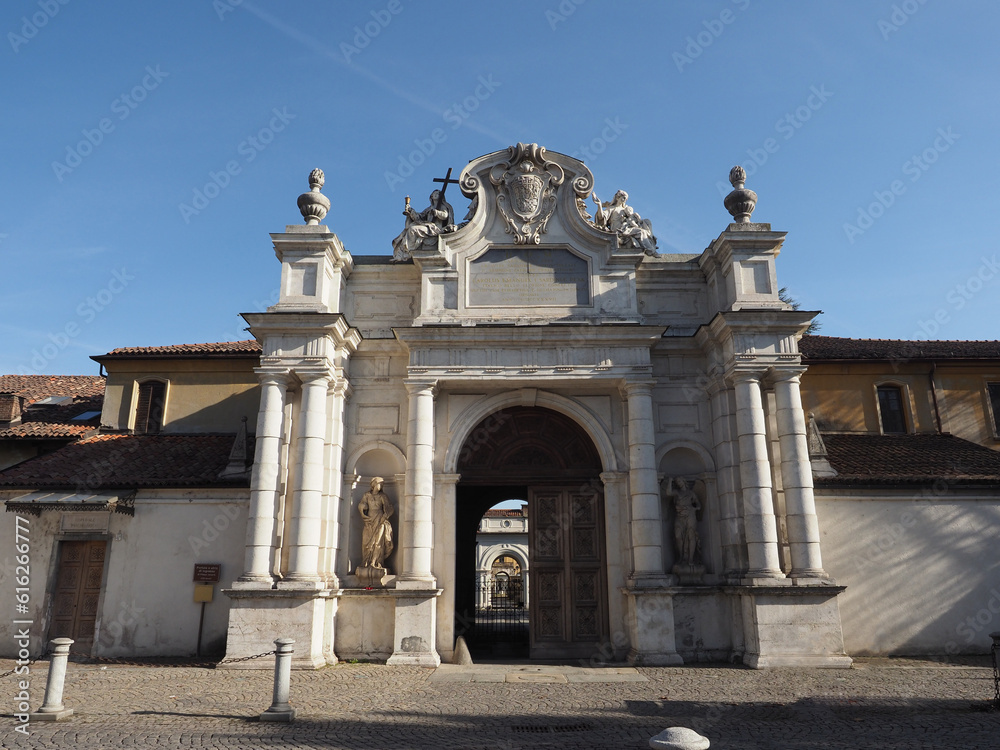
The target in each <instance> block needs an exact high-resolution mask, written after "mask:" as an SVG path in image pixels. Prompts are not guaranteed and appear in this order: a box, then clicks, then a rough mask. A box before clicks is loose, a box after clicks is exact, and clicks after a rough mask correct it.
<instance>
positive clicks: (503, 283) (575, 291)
mask: <svg viewBox="0 0 1000 750" xmlns="http://www.w3.org/2000/svg"><path fill="white" fill-rule="evenodd" d="M468 290H469V291H468V300H469V302H468V306H469V307H575V306H578V305H589V304H590V266H589V264H588V263H587V261H586V260H584V259H583V258H581V257H579V256H577V255H574V254H573V253H571V252H570V251H569V250H564V249H559V248H556V249H538V248H536V249H532V248H521V247H518V248H500V247H495V248H491V249H490V250H487V251H486V252H485V253H483V254H482V255H480V256H479V257H478V258H476V259H475V260H473V261H470V262H469V272H468Z"/></svg>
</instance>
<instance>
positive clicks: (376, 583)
mask: <svg viewBox="0 0 1000 750" xmlns="http://www.w3.org/2000/svg"><path fill="white" fill-rule="evenodd" d="M354 575H356V576H357V577H358V583H359V584H360V585H361V586H362V587H364V588H366V589H380V588H384V587H385V577H386V575H387V571H386V569H385V568H382V567H375V566H359V567H358V568H357V570H355V571H354Z"/></svg>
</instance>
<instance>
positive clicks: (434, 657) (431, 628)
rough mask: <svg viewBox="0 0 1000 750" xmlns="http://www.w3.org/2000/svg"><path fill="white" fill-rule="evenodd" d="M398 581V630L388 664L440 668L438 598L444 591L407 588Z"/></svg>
mask: <svg viewBox="0 0 1000 750" xmlns="http://www.w3.org/2000/svg"><path fill="white" fill-rule="evenodd" d="M401 583H403V582H401V581H397V582H396V587H397V588H396V630H395V633H394V634H393V652H392V656H390V657H389V659H388V660H387V661H386V664H405V665H409V666H416V667H438V666H440V665H441V656H440V655H439V654H438V652H437V646H436V643H435V638H436V634H437V598H438V597H439V596H441V593H442V589H419V588H405V587H402V586H401V585H400V584H401Z"/></svg>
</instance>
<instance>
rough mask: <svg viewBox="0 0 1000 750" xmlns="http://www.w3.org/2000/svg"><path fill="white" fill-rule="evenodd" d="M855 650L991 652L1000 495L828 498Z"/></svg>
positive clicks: (998, 620) (824, 527) (835, 572)
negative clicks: (999, 496)
mask: <svg viewBox="0 0 1000 750" xmlns="http://www.w3.org/2000/svg"><path fill="white" fill-rule="evenodd" d="M816 505H817V514H818V516H819V527H820V530H821V534H822V553H823V565H824V567H825V568H826V571H827V572H828V573H830V574H831V575H832V576H833V577H834V578H835V579H836V580H837V583H839V584H841V585H846V586H847V590H846V591H845V592H844V593H843V594H841V596H840V597H839V604H840V614H841V619H842V623H843V630H844V642H845V647H846V649H847V653H848V654H851V655H866V654H928V653H934V654H941V653H950V654H953V653H966V652H973V653H983V652H985V651H988V650H989V646H990V643H991V641H990V638H989V633H990V632H991V631H996V630H1000V544H998V533H997V529H1000V498H998V497H996V495H994V496H992V497H982V496H980V497H975V496H972V495H964V496H963V495H961V494H960V493H959V492H958V491H953V490H949V489H948V488H947V487H941V488H940V492H939V493H934V492H932V491H930V490H928V491H927V492H926V493H924V494H922V495H921V491H919V490H918V491H915V492H913V493H910V494H909V496H908V497H907V496H904V495H901V494H898V493H897V494H896V495H895V496H893V495H890V494H889V493H883V494H881V495H880V494H877V493H868V496H867V497H866V496H863V495H860V494H848V493H841V494H838V495H836V496H834V495H833V494H832V493H825V492H820V493H819V494H818V495H817V503H816Z"/></svg>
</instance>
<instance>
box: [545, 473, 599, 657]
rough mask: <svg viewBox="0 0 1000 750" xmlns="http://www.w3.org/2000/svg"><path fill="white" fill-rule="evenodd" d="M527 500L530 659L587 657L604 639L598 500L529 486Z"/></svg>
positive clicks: (588, 493) (581, 493) (585, 494)
mask: <svg viewBox="0 0 1000 750" xmlns="http://www.w3.org/2000/svg"><path fill="white" fill-rule="evenodd" d="M585 489H586V490H590V488H589V487H586V488H585ZM528 498H529V499H528V535H529V537H528V538H529V541H528V556H529V573H528V585H529V587H530V588H529V597H528V599H529V605H530V609H531V658H533V659H564V658H586V657H589V656H592V655H594V654H595V653H597V651H598V649H599V647H600V646H601V644H602V643H603V642H604V641H606V640H607V619H608V618H607V593H606V588H607V586H606V578H605V566H604V523H603V520H604V502H603V496H602V495H601V494H600V493H595V492H592V491H579V490H573V489H568V488H558V487H556V488H550V487H534V488H530V489H529V491H528Z"/></svg>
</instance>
